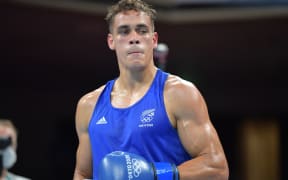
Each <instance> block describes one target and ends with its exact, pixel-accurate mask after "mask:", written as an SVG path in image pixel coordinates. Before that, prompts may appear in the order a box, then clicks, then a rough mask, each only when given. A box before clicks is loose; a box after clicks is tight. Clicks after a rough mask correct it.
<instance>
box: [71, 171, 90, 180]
mask: <svg viewBox="0 0 288 180" xmlns="http://www.w3.org/2000/svg"><path fill="white" fill-rule="evenodd" d="M83 179H92V177H90V176H88V175H85V174H83V173H82V174H81V173H80V171H78V170H77V169H75V171H74V176H73V180H83Z"/></svg>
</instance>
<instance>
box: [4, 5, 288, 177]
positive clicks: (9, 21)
mask: <svg viewBox="0 0 288 180" xmlns="http://www.w3.org/2000/svg"><path fill="white" fill-rule="evenodd" d="M287 20H288V15H278V16H264V17H261V18H259V17H258V18H247V19H245V18H242V19H241V18H239V19H227V20H218V21H215V20H210V21H209V20H205V21H193V22H168V21H161V19H160V20H159V21H158V22H157V25H156V30H157V31H158V33H159V36H160V37H159V41H160V42H164V43H167V44H168V46H169V49H170V51H169V56H168V63H167V71H168V72H170V73H173V74H177V75H179V76H181V77H183V78H185V79H187V80H190V81H192V82H194V84H195V85H196V86H197V87H198V88H199V89H200V91H201V92H202V94H203V96H204V97H205V99H206V102H207V105H208V108H209V112H210V116H211V120H212V122H213V124H214V125H215V127H216V129H217V131H218V134H219V137H220V139H221V141H222V144H223V147H224V150H225V152H226V156H227V159H228V162H229V166H230V179H241V168H240V164H241V163H239V161H240V159H241V156H240V154H239V151H240V150H239V149H238V148H239V146H238V145H237V144H238V142H237V138H238V136H237V130H238V127H239V126H240V125H241V123H242V122H243V120H245V119H249V118H252V119H253V118H255V119H261V120H262V121H265V120H266V119H275V121H276V122H277V124H279V127H280V132H279V133H280V135H281V138H280V144H281V147H280V150H281V152H280V155H281V160H280V163H281V169H280V174H281V175H280V176H281V178H282V179H287V178H288V176H287V172H284V169H285V168H286V169H287V167H288V166H287V160H288V158H287V155H286V154H285V151H286V152H287V142H288V141H287V123H286V120H287V115H288V112H287V100H288V95H287V90H288V88H287V87H288V85H287V74H288V73H287V67H288V66H287V65H288V62H287V60H288V59H287V58H288V52H287V51H288V45H287V42H288V33H287V32H288V21H287ZM0 24H1V27H0V52H1V54H0V118H9V119H12V120H13V122H14V123H15V125H16V126H17V128H18V130H19V140H18V143H19V146H18V156H19V157H18V162H17V164H16V165H15V166H14V167H13V168H12V171H13V172H15V173H17V174H20V175H23V176H27V177H31V178H32V179H36V180H37V179H41V180H44V179H47V180H48V179H49V180H51V179H72V176H73V170H74V165H75V152H76V147H77V143H78V141H77V136H76V132H75V126H74V114H75V109H76V104H77V101H78V100H79V98H80V97H81V96H83V95H84V94H85V93H87V92H89V91H91V90H94V89H95V88H97V87H99V86H100V85H102V84H104V83H105V82H106V81H107V80H109V79H112V78H114V77H116V76H117V75H118V70H117V63H116V59H115V55H114V53H112V52H111V51H110V50H109V49H108V46H107V44H106V34H107V27H106V22H105V21H104V15H103V14H101V13H99V14H97V13H91V12H83V11H75V10H72V9H64V8H63V9H61V8H52V7H45V6H37V5H31V4H30V5H27V4H25V3H13V1H11V2H10V1H2V2H0ZM267 156H268V155H267Z"/></svg>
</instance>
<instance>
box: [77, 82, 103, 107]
mask: <svg viewBox="0 0 288 180" xmlns="http://www.w3.org/2000/svg"><path fill="white" fill-rule="evenodd" d="M104 87H105V86H104V85H103V86H101V87H99V88H98V89H96V90H94V91H91V92H89V93H87V94H85V95H84V96H82V97H81V98H80V100H79V101H78V107H80V108H81V107H85V108H93V107H94V106H95V103H96V102H97V100H98V97H99V95H100V94H101V92H102V91H103V89H104Z"/></svg>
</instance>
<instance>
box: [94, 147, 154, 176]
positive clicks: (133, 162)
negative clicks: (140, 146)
mask: <svg viewBox="0 0 288 180" xmlns="http://www.w3.org/2000/svg"><path fill="white" fill-rule="evenodd" d="M97 179H98V180H130V179H137V180H154V171H153V168H152V166H151V164H149V163H148V162H147V161H146V160H145V159H144V158H142V157H140V156H138V155H135V154H131V153H127V152H122V151H115V152H112V153H110V154H107V155H106V156H105V157H104V158H103V159H102V161H101V163H100V165H99V169H98V174H97Z"/></svg>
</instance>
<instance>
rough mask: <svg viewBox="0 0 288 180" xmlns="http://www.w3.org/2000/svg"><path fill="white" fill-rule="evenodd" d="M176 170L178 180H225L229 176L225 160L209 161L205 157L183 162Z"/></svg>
mask: <svg viewBox="0 0 288 180" xmlns="http://www.w3.org/2000/svg"><path fill="white" fill-rule="evenodd" d="M177 168H178V171H179V175H180V180H207V179H213V180H227V179H228V176H229V170H228V165H227V162H226V159H225V158H219V159H217V160H215V158H214V160H211V159H209V158H207V157H197V158H195V159H192V160H190V161H187V162H184V163H183V164H181V165H179V166H178V167H177Z"/></svg>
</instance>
